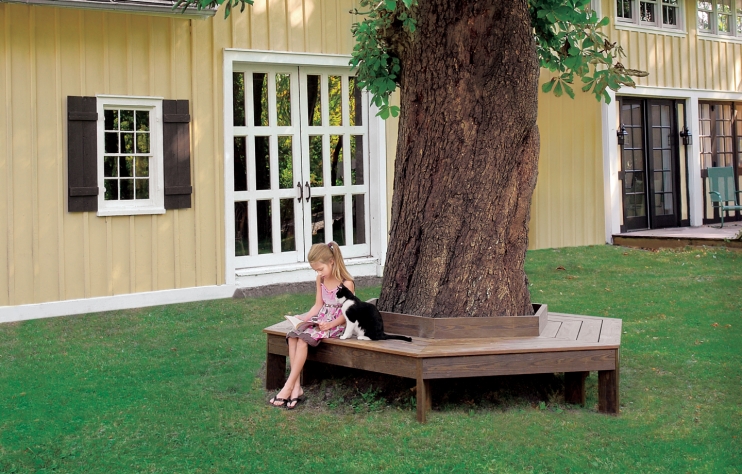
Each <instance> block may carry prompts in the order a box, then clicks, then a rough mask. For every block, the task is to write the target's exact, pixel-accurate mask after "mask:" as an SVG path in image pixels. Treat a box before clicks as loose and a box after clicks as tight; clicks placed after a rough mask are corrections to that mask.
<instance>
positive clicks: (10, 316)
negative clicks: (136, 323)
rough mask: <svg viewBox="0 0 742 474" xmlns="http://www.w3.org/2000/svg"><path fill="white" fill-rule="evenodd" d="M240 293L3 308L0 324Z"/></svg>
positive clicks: (164, 294) (226, 290)
mask: <svg viewBox="0 0 742 474" xmlns="http://www.w3.org/2000/svg"><path fill="white" fill-rule="evenodd" d="M236 289H237V287H236V286H234V285H219V286H202V287H195V288H180V289H177V290H162V291H149V292H146V293H131V294H126V295H116V296H103V297H99V298H85V299H79V300H67V301H54V302H49V303H38V304H26V305H19V306H0V323H10V322H15V321H27V320H30V319H42V318H53V317H57V316H71V315H75V314H87V313H99V312H102V311H115V310H119V309H130V308H143V307H147V306H160V305H166V304H175V303H191V302H193V301H204V300H217V299H223V298H231V297H232V296H233V295H234V292H235V290H236Z"/></svg>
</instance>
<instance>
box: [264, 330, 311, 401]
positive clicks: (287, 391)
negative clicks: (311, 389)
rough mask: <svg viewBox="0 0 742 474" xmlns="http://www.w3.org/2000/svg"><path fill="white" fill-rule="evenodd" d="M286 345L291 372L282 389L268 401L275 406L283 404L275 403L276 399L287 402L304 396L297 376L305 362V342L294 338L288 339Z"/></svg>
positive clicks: (306, 349)
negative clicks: (287, 344) (287, 346)
mask: <svg viewBox="0 0 742 474" xmlns="http://www.w3.org/2000/svg"><path fill="white" fill-rule="evenodd" d="M288 343H289V363H290V365H291V371H290V372H289V378H288V380H286V383H285V384H284V386H283V388H282V389H281V390H280V391H279V392H278V393H277V394H276V396H275V397H274V398H272V399H271V401H270V403H272V404H273V405H276V406H282V405H283V404H284V403H283V402H281V401H277V400H276V399H277V398H281V399H283V400H288V399H289V398H298V397H300V396H301V395H303V394H304V391H303V390H302V388H301V385H300V384H299V376H300V375H301V370H302V369H303V368H304V363H305V362H306V360H307V351H308V346H307V343H306V342H304V341H303V340H301V339H299V338H295V337H291V338H289V339H288ZM292 406H293V404H292Z"/></svg>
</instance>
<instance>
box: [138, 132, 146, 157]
mask: <svg viewBox="0 0 742 474" xmlns="http://www.w3.org/2000/svg"><path fill="white" fill-rule="evenodd" d="M136 135H137V153H149V133H147V132H139V133H137V134H136Z"/></svg>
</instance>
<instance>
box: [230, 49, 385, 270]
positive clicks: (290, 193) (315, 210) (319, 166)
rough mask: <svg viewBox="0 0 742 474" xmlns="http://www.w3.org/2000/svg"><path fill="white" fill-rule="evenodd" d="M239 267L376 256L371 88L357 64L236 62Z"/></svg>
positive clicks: (236, 249)
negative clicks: (367, 90)
mask: <svg viewBox="0 0 742 474" xmlns="http://www.w3.org/2000/svg"><path fill="white" fill-rule="evenodd" d="M232 76H233V77H232V93H233V95H232V97H233V104H232V105H233V107H232V111H233V113H232V124H231V125H232V127H231V129H232V130H233V133H232V134H233V146H234V150H233V151H234V153H233V160H232V161H233V163H232V165H233V170H234V173H233V176H234V179H233V183H231V184H232V186H233V193H232V195H233V201H234V241H235V245H234V256H235V266H236V268H247V267H256V266H269V265H280V264H288V263H296V262H302V261H304V260H305V259H306V253H307V251H308V250H309V247H310V246H311V245H312V244H314V243H324V242H330V241H333V240H334V241H335V242H337V243H338V244H339V245H340V246H341V249H342V252H343V256H344V257H346V258H348V257H359V256H365V255H370V252H371V247H370V242H369V235H370V224H369V223H370V219H369V179H368V174H369V173H368V169H369V160H368V156H369V149H368V147H369V139H368V113H367V111H368V104H367V99H366V94H362V93H361V91H360V90H359V89H358V88H357V87H356V83H355V77H353V76H352V74H351V73H350V72H349V70H348V68H327V67H291V66H281V65H267V64H259V65H255V64H241V63H237V64H234V68H233V74H232Z"/></svg>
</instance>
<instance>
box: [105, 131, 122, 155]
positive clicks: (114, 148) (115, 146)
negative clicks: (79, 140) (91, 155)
mask: <svg viewBox="0 0 742 474" xmlns="http://www.w3.org/2000/svg"><path fill="white" fill-rule="evenodd" d="M105 141H106V146H105V149H106V153H118V152H119V134H118V133H116V132H113V133H111V132H106V134H105Z"/></svg>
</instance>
